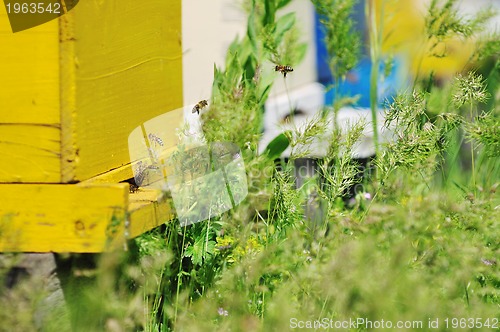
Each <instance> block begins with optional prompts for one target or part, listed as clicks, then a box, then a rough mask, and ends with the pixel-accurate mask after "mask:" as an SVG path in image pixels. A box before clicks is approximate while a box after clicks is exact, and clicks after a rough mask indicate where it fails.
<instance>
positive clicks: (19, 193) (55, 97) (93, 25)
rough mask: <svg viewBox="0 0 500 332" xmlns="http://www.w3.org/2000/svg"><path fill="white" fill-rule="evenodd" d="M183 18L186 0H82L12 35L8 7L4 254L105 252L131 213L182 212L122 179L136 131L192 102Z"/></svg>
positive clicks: (138, 227) (140, 223) (1, 57)
mask: <svg viewBox="0 0 500 332" xmlns="http://www.w3.org/2000/svg"><path fill="white" fill-rule="evenodd" d="M180 17H181V1H180V0H148V1H135V0H120V1H118V0H113V1H112V0H109V1H80V2H79V3H78V5H77V6H76V7H75V8H74V9H72V10H71V11H70V12H68V13H67V14H65V15H63V16H61V17H60V18H58V19H55V20H53V21H50V22H48V23H45V24H42V25H40V26H37V27H34V28H31V29H28V30H24V31H21V32H17V33H12V31H11V28H10V25H9V21H8V18H7V13H6V11H5V7H4V6H0V45H1V46H0V48H1V52H0V75H1V80H0V251H39V252H46V251H59V252H61V251H73V252H98V251H102V250H104V249H105V248H106V247H107V246H108V245H109V243H110V242H116V241H118V240H119V237H121V236H123V234H124V232H125V230H124V227H125V226H124V225H125V222H124V220H129V222H130V229H129V230H128V232H130V234H131V236H134V235H137V234H140V233H141V232H143V231H144V230H147V229H150V228H151V227H154V226H155V225H157V224H159V223H161V222H164V221H165V220H166V219H168V218H169V217H170V211H169V209H168V207H167V203H165V202H164V203H158V202H157V200H156V198H157V197H153V196H151V195H154V193H150V192H145V191H143V192H142V193H139V194H133V195H130V197H129V193H128V186H127V185H126V184H118V182H120V181H123V180H126V179H128V178H131V177H132V171H131V167H130V159H129V154H128V146H127V138H128V135H129V133H130V132H131V131H132V130H133V129H134V128H135V127H137V126H139V125H140V124H141V123H143V122H144V121H147V120H148V119H150V118H153V117H155V116H157V115H159V114H162V113H165V112H167V111H169V110H173V109H176V108H178V107H180V106H181V105H182V51H181V19H180ZM172 125H173V126H174V124H172ZM172 129H173V128H172ZM172 139H174V131H173V130H172ZM134 218H135V219H134ZM120 221H123V222H120ZM113 227H114V228H113ZM120 234H121V235H120Z"/></svg>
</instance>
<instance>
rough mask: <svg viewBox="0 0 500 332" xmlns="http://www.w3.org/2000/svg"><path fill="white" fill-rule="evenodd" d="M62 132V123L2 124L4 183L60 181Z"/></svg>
mask: <svg viewBox="0 0 500 332" xmlns="http://www.w3.org/2000/svg"><path fill="white" fill-rule="evenodd" d="M60 135H61V130H60V128H59V125H58V124H52V125H51V124H23V123H16V124H5V123H0V165H2V167H0V182H53V183H57V182H59V181H60V179H61V176H60V169H61V163H60V157H61V153H60ZM0 202H1V200H0Z"/></svg>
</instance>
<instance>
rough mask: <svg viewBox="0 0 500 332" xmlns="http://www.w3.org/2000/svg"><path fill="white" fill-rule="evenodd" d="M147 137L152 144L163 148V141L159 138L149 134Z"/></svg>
mask: <svg viewBox="0 0 500 332" xmlns="http://www.w3.org/2000/svg"><path fill="white" fill-rule="evenodd" d="M148 137H149V140H150V141H151V142H153V144H154V145H155V146H156V145H157V144H158V145H159V146H163V140H162V139H161V138H159V137H158V136H156V135H155V134H153V133H151V134H149V135H148Z"/></svg>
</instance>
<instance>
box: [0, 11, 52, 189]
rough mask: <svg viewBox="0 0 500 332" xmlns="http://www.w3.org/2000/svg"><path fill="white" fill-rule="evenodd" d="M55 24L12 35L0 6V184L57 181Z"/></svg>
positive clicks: (50, 23) (5, 14)
mask: <svg viewBox="0 0 500 332" xmlns="http://www.w3.org/2000/svg"><path fill="white" fill-rule="evenodd" d="M58 31H59V25H58V23H57V20H56V21H51V22H48V23H46V24H43V25H40V26H37V27H34V28H32V29H29V30H26V31H22V32H18V33H12V30H11V27H10V25H9V19H8V17H7V13H6V12H5V6H0V45H1V52H0V73H1V79H0V165H2V167H1V169H0V182H59V181H60V179H61V177H60V169H61V165H60V118H59V47H58V40H59V38H58Z"/></svg>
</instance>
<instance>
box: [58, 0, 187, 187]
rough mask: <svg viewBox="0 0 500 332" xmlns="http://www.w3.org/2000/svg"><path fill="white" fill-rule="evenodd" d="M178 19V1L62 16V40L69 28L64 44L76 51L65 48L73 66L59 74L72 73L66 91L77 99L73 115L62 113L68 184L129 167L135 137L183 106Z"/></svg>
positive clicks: (97, 7) (129, 3)
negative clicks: (131, 141)
mask: <svg viewBox="0 0 500 332" xmlns="http://www.w3.org/2000/svg"><path fill="white" fill-rule="evenodd" d="M180 14H181V1H180V0H154V1H147V2H137V1H135V0H123V1H119V2H118V1H82V2H80V3H79V4H78V6H76V7H75V8H74V9H73V10H72V11H71V12H69V13H68V14H66V15H65V16H64V17H65V20H67V21H68V24H67V26H66V25H62V26H61V30H62V31H61V34H62V35H68V34H67V33H66V32H65V29H67V28H69V29H72V32H71V33H70V34H69V35H68V36H67V37H66V38H65V40H66V41H68V42H69V43H71V44H72V45H73V46H72V47H73V49H71V48H68V49H65V48H64V46H63V48H62V49H61V52H69V54H62V55H61V59H63V60H62V61H70V64H69V65H68V64H64V65H63V64H61V67H62V66H69V67H71V68H73V70H74V78H72V77H67V78H66V79H65V81H64V82H63V85H62V89H63V90H65V91H70V92H73V93H74V107H73V109H69V110H68V109H63V110H62V112H63V114H64V115H63V116H64V118H65V119H69V121H70V123H65V125H64V127H63V130H64V131H65V132H66V131H68V130H69V134H68V135H69V136H68V137H70V138H71V140H68V141H72V143H71V144H65V146H71V145H73V146H74V149H64V150H63V158H62V160H63V170H62V171H63V181H64V182H68V181H75V180H77V181H82V180H86V179H89V178H91V177H94V176H96V175H98V174H102V173H105V172H107V171H109V170H111V169H115V168H119V167H121V166H124V165H126V164H127V163H129V162H130V160H129V155H128V146H127V143H128V142H127V138H128V135H129V134H130V132H131V131H132V130H133V129H134V128H135V127H137V126H139V125H140V124H141V123H143V122H145V121H147V120H148V119H150V118H153V117H155V116H157V115H159V114H162V113H165V112H168V111H170V110H173V109H176V108H178V107H180V106H181V105H182V50H181V44H180V35H181V21H180ZM61 20H63V18H61ZM62 43H63V44H64V43H65V41H62ZM71 63H72V64H71ZM72 79H74V81H72ZM64 93H65V92H63V94H64ZM63 107H64V106H63ZM70 107H71V105H70ZM72 113H74V114H72ZM176 125H177V124H176ZM171 129H172V130H173V129H174V127H173V128H171ZM75 150H76V151H78V153H77V155H76V156H75V155H71V151H75ZM68 153H69V154H70V155H69V156H68V158H66V155H67V154H68ZM64 160H69V162H64ZM119 180H124V179H119Z"/></svg>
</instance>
